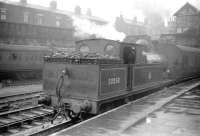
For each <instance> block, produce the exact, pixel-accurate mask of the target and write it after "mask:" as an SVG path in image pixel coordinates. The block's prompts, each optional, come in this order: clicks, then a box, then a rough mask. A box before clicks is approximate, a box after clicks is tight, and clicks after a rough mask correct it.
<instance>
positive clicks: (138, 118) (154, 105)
mask: <svg viewBox="0 0 200 136" xmlns="http://www.w3.org/2000/svg"><path fill="white" fill-rule="evenodd" d="M199 85H200V82H199V81H192V82H191V81H190V82H187V83H184V84H183V83H182V84H179V85H175V86H172V87H170V88H165V89H163V90H161V91H159V92H157V93H154V94H151V95H149V96H146V97H144V98H142V99H139V100H137V101H134V102H131V103H128V104H126V105H123V106H120V107H118V108H116V109H114V110H111V111H109V112H106V113H104V114H101V115H98V116H96V117H95V118H92V119H89V120H87V121H84V122H82V123H80V124H78V125H74V126H72V127H71V128H67V129H65V130H62V131H61V132H58V133H55V134H53V135H52V136H64V135H68V136H96V135H98V136H100V135H102V136H103V135H104V136H105V135H109V136H110V135H127V136H128V135H133V134H134V135H136V136H137V135H138V136H141V135H145V136H146V135H176V134H183V132H186V128H181V127H180V128H179V126H178V125H177V126H175V127H172V126H173V125H171V126H170V125H166V124H167V123H168V124H170V123H172V124H173V122H172V121H168V120H173V119H170V117H171V118H173V116H171V114H173V115H174V117H178V116H181V117H182V120H184V119H185V118H184V117H186V120H188V122H190V123H191V122H192V121H191V120H190V119H191V116H190V115H197V114H199V113H200V112H199V111H200V110H199V109H200V106H198V104H197V102H198V101H197V100H196V99H199V98H200V96H199V95H200V94H199V93H196V94H194V93H190V90H191V89H193V88H195V87H197V86H199ZM194 90H195V89H194ZM196 91H197V92H198V90H196ZM187 97H188V98H187ZM195 98H196V99H195ZM182 99H183V100H182ZM186 101H191V102H190V105H189V106H188V105H186V104H184V102H186ZM195 102H196V104H195V105H197V107H196V108H195V106H193V107H192V106H191V105H192V104H194V103H195ZM190 108H191V109H190ZM188 109H190V110H188ZM183 111H187V112H184V113H182V112H183ZM180 113H182V114H180ZM187 115H188V116H187ZM163 116H164V117H166V118H165V119H163V118H164V117H163ZM195 117H198V118H199V120H200V116H195ZM178 119H180V117H179V118H178ZM160 120H161V121H162V122H159V121H160ZM175 120H176V121H177V119H176V118H175ZM193 120H194V119H193ZM154 121H155V122H154ZM156 121H157V122H159V123H160V124H159V123H157V122H156ZM182 123H183V122H182ZM184 123H185V124H187V122H184ZM174 124H177V123H176V122H174ZM179 125H180V124H179ZM199 126H200V124H199ZM172 128H174V129H172ZM193 130H194V129H193ZM197 130H199V129H197ZM190 132H191V131H190ZM188 133H189V131H187V134H188ZM190 134H192V135H194V136H195V134H196V135H198V134H199V133H194V132H191V133H190Z"/></svg>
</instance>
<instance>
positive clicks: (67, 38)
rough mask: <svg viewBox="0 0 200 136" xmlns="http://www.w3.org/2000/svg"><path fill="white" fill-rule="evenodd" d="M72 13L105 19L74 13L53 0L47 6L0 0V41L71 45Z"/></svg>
mask: <svg viewBox="0 0 200 136" xmlns="http://www.w3.org/2000/svg"><path fill="white" fill-rule="evenodd" d="M73 16H76V17H78V18H83V19H87V20H89V21H92V22H95V23H96V24H98V25H104V24H105V23H107V22H106V21H105V20H103V19H100V18H98V17H94V16H92V15H91V13H90V14H89V15H83V14H81V13H80V14H78V15H77V14H76V13H73V12H69V11H63V10H59V9H57V3H56V1H55V0H52V1H51V2H50V3H49V7H42V6H38V5H33V4H29V3H28V2H27V0H20V1H19V2H12V1H9V0H0V44H20V45H44V46H58V47H69V46H73V45H74V41H75V38H74V31H75V28H74V26H73V21H74V20H73Z"/></svg>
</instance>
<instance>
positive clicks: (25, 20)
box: [24, 12, 29, 23]
mask: <svg viewBox="0 0 200 136" xmlns="http://www.w3.org/2000/svg"><path fill="white" fill-rule="evenodd" d="M28 15H29V14H28V12H24V23H28V20H29V16H28Z"/></svg>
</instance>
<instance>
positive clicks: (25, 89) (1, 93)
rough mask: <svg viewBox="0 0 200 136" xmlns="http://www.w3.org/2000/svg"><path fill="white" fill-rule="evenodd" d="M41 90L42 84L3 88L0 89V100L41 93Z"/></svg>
mask: <svg viewBox="0 0 200 136" xmlns="http://www.w3.org/2000/svg"><path fill="white" fill-rule="evenodd" d="M42 90H43V89H42V84H36V85H23V86H12V87H5V88H1V89H0V98H2V97H8V96H15V95H21V94H26V93H34V92H41V91H42Z"/></svg>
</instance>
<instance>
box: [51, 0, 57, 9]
mask: <svg viewBox="0 0 200 136" xmlns="http://www.w3.org/2000/svg"><path fill="white" fill-rule="evenodd" d="M50 8H51V9H54V10H55V9H57V2H56V1H55V0H52V1H51V2H50Z"/></svg>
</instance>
